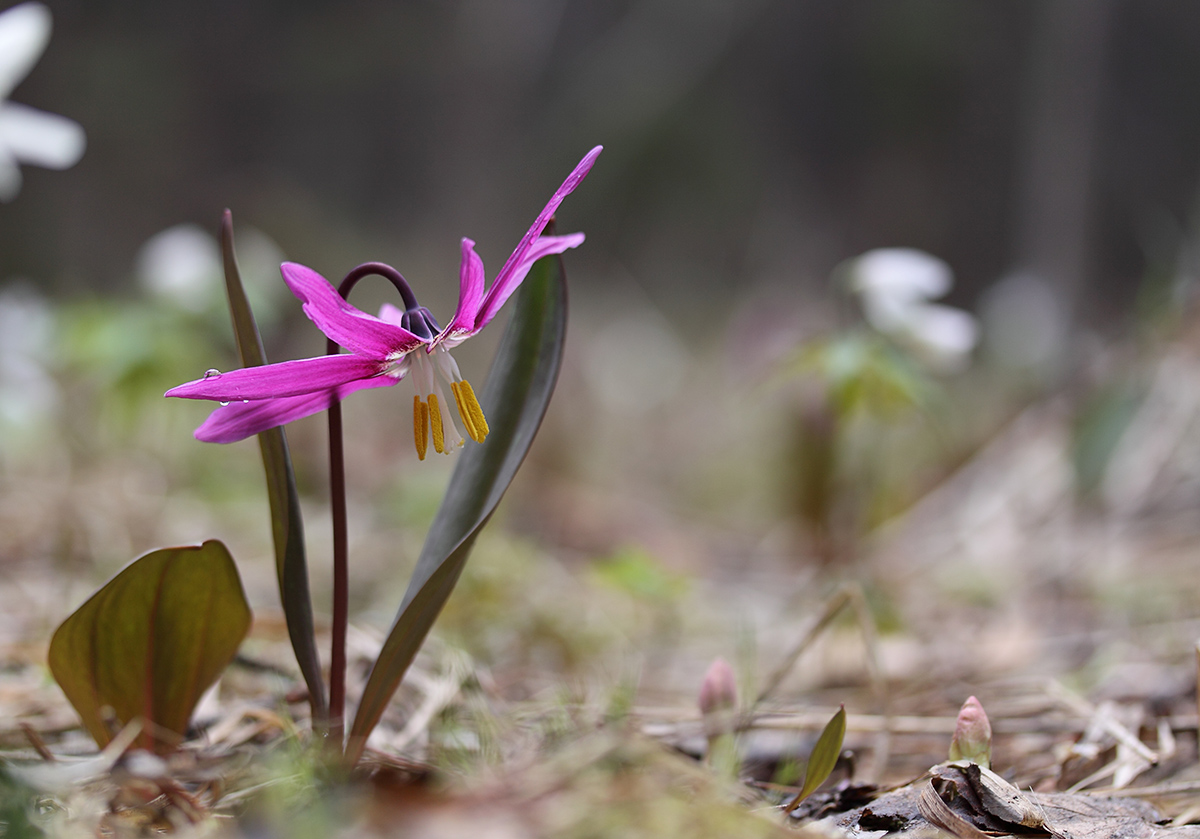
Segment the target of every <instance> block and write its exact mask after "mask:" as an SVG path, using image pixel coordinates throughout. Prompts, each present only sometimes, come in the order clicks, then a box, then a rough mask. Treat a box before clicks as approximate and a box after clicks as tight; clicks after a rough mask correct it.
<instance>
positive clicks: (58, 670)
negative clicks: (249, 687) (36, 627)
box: [49, 540, 250, 752]
mask: <svg viewBox="0 0 1200 839" xmlns="http://www.w3.org/2000/svg"><path fill="white" fill-rule="evenodd" d="M249 628H250V607H249V606H248V605H247V603H246V595H245V593H244V592H243V590H242V582H241V579H240V578H239V577H238V573H237V567H236V566H235V565H234V563H233V558H232V557H231V556H230V555H229V551H228V550H226V548H225V546H224V545H223V544H221V543H220V542H218V541H215V540H209V541H207V542H205V543H204V544H203V545H192V546H189V547H182V548H163V549H161V550H157V551H152V552H151V553H148V554H146V555H144V556H142V557H140V558H138V559H136V560H134V561H133V563H132V564H131V565H129V566H128V567H126V568H125V570H123V571H121V573H119V574H118V575H117V576H116V577H114V578H113V579H112V580H110V581H109V582H108V583H107V584H105V585H104V587H103V588H101V589H100V590H99V591H98V592H96V593H95V594H94V595H92V597H91V598H90V599H89V600H88V601H87V602H86V603H84V604H83V605H82V606H80V607H79V609H77V610H76V611H75V612H74V613H73V614H72V615H71V616H70V617H69V618H67V619H66V620H65V621H64V622H63V624H62V625H61V626H60V627H59V628H58V630H57V631H56V632H55V633H54V637H53V638H52V639H51V641H50V654H49V663H50V672H51V673H52V674H53V675H54V678H55V680H56V681H57V682H58V684H59V686H60V687H61V688H62V689H63V693H65V694H66V695H67V699H69V700H70V702H71V704H72V705H74V706H75V710H76V711H78V712H79V716H80V718H81V719H82V720H83V724H84V726H85V727H86V728H87V730H88V732H89V733H90V734H91V735H92V737H94V738H95V740H96V742H97V743H98V744H99V745H100V746H101V747H103V746H105V745H106V744H107V743H108V742H109V741H110V740H111V739H112V733H111V731H110V728H109V724H108V721H107V718H108V717H109V716H110V715H111V717H112V718H113V721H114V722H115V723H116V724H117V725H118V726H124V725H126V724H128V723H129V722H130V721H132V720H134V719H137V718H139V717H140V718H143V719H145V720H147V721H149V722H151V723H153V724H154V725H155V726H158V727H159V728H163V729H166V730H168V731H173V732H175V733H177V734H179V735H180V736H181V737H182V735H183V734H184V732H185V731H186V730H187V724H188V720H190V719H191V716H192V711H193V710H194V709H195V707H196V703H197V702H198V701H199V700H200V696H201V695H202V694H203V693H204V691H206V690H207V689H208V688H209V687H210V686H211V685H212V684H213V683H214V682H215V681H216V680H217V677H218V676H220V675H221V672H222V671H223V670H224V669H225V667H226V666H227V665H228V664H229V662H230V661H231V660H232V659H233V656H234V654H235V653H237V649H238V646H239V645H240V644H241V642H242V639H243V638H245V637H246V632H247V631H248V630H249ZM109 709H111V710H109ZM138 742H139V745H141V746H142V747H143V748H153V749H156V750H157V751H160V752H161V751H167V750H169V749H170V748H172V746H173V744H171V743H166V742H164V741H163V740H161V739H156V738H154V737H153V726H147V727H146V729H144V730H143V732H142V733H141V734H140V735H139V739H138Z"/></svg>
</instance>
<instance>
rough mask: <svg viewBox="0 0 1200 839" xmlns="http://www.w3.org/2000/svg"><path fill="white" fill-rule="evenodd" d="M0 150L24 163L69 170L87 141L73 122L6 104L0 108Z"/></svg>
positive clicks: (10, 103) (77, 124)
mask: <svg viewBox="0 0 1200 839" xmlns="http://www.w3.org/2000/svg"><path fill="white" fill-rule="evenodd" d="M0 146H3V147H4V149H5V152H6V153H7V154H9V155H11V156H12V157H15V158H16V159H17V160H20V161H21V162H23V163H33V164H35V165H37V166H45V167H46V168H47V169H69V168H70V167H72V166H74V165H75V164H76V163H78V162H79V158H81V157H83V150H84V149H85V148H86V147H87V137H86V135H85V134H84V133H83V129H82V128H80V127H79V123H77V122H75V121H74V120H70V119H67V118H66V117H61V116H59V115H58V114H48V113H46V112H45V111H39V110H37V109H36V108H27V107H25V106H24V105H17V104H14V103H12V102H5V103H3V104H2V105H0Z"/></svg>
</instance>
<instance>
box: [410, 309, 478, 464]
mask: <svg viewBox="0 0 1200 839" xmlns="http://www.w3.org/2000/svg"><path fill="white" fill-rule="evenodd" d="M406 316H407V313H406ZM431 320H432V317H431ZM410 331H414V330H411V329H410ZM412 374H413V384H414V385H415V386H416V389H417V393H416V395H415V396H413V441H414V442H415V443H416V447H417V457H418V458H420V459H421V460H424V459H425V453H426V452H427V451H428V449H429V443H430V437H431V436H432V438H433V440H432V442H433V450H434V451H436V452H437V453H438V454H449V453H450V452H451V451H453V450H454V449H456V448H458V447H459V446H462V445H463V443H464V440H463V437H462V435H461V434H459V432H458V426H457V425H455V423H454V418H453V416H452V415H451V414H450V413H448V412H447V413H446V414H444V415H443V413H442V406H443V405H445V404H446V397H445V394H444V392H443V391H442V386H441V383H442V382H446V383H447V384H449V385H450V392H451V393H452V394H453V395H454V403H455V405H456V407H457V408H458V415H459V417H461V418H462V421H463V426H465V427H466V429H467V434H468V435H469V436H470V437H471V439H472V440H474V441H475V442H476V443H482V442H483V441H484V440H485V439H487V435H488V424H487V419H485V418H484V416H483V409H482V408H481V407H480V406H479V400H478V399H476V398H475V390H474V389H473V388H472V387H471V384H470V382H468V381H467V380H466V379H464V378H463V377H462V374H461V373H459V371H458V364H456V363H455V361H454V358H453V356H451V355H450V353H449V352H448V351H447V350H446V348H445V347H438V348H436V349H435V350H433V352H423V351H422V350H420V349H417V350H415V351H414V352H413V353H412Z"/></svg>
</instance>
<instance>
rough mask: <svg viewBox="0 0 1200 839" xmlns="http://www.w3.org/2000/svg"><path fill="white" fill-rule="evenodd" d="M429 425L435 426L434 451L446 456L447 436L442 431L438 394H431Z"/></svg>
mask: <svg viewBox="0 0 1200 839" xmlns="http://www.w3.org/2000/svg"><path fill="white" fill-rule="evenodd" d="M429 424H430V425H431V426H433V450H434V451H435V452H437V453H438V454H446V435H445V433H444V432H443V431H442V411H441V409H440V408H438V398H437V394H436V393H431V394H429Z"/></svg>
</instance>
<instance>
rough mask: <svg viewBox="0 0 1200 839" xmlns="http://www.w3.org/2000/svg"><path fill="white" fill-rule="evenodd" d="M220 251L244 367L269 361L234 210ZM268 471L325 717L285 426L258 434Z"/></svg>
mask: <svg viewBox="0 0 1200 839" xmlns="http://www.w3.org/2000/svg"><path fill="white" fill-rule="evenodd" d="M221 254H222V256H223V257H224V262H225V290H226V292H227V294H228V296H229V312H230V314H231V315H232V316H233V334H234V338H235V339H236V340H237V347H238V355H239V356H240V357H241V360H242V366H243V367H257V366H259V365H262V364H266V363H267V354H266V352H265V351H264V350H263V345H262V339H261V338H260V337H259V334H258V326H257V324H255V322H254V313H253V312H252V311H251V310H250V302H249V300H247V299H246V291H245V288H244V287H243V286H242V275H241V272H240V271H239V270H238V264H237V255H236V253H235V251H234V247H233V215H232V214H231V213H230V212H229V211H228V210H226V211H225V216H224V218H223V219H222V221H221ZM258 445H259V448H260V449H261V450H262V460H263V471H264V472H265V473H266V476H267V500H268V501H269V503H270V506H271V535H272V537H273V538H274V542H275V572H276V576H277V577H278V578H279V598H280V600H281V601H282V603H283V615H284V619H285V620H286V622H287V628H288V637H289V638H290V640H291V642H292V649H293V650H294V651H295V653H296V663H297V664H298V665H299V666H300V672H301V674H302V675H303V676H304V683H305V684H306V685H307V686H308V695H309V704H310V705H311V706H312V712H313V718H314V719H315V720H318V721H320V720H324V719H325V717H326V715H327V712H326V705H325V686H324V684H323V682H322V680H321V659H320V656H319V655H318V653H317V641H316V634H315V632H314V630H313V612H312V597H311V595H310V594H309V591H308V561H307V558H306V556H305V550H304V522H303V520H302V519H301V518H300V496H299V494H298V493H297V492H296V476H295V473H294V472H293V470H292V458H291V455H289V454H288V444H287V434H286V433H285V432H284V430H283V428H282V426H281V427H278V428H271V429H268V430H267V431H263V432H262V433H260V434H259V435H258Z"/></svg>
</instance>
